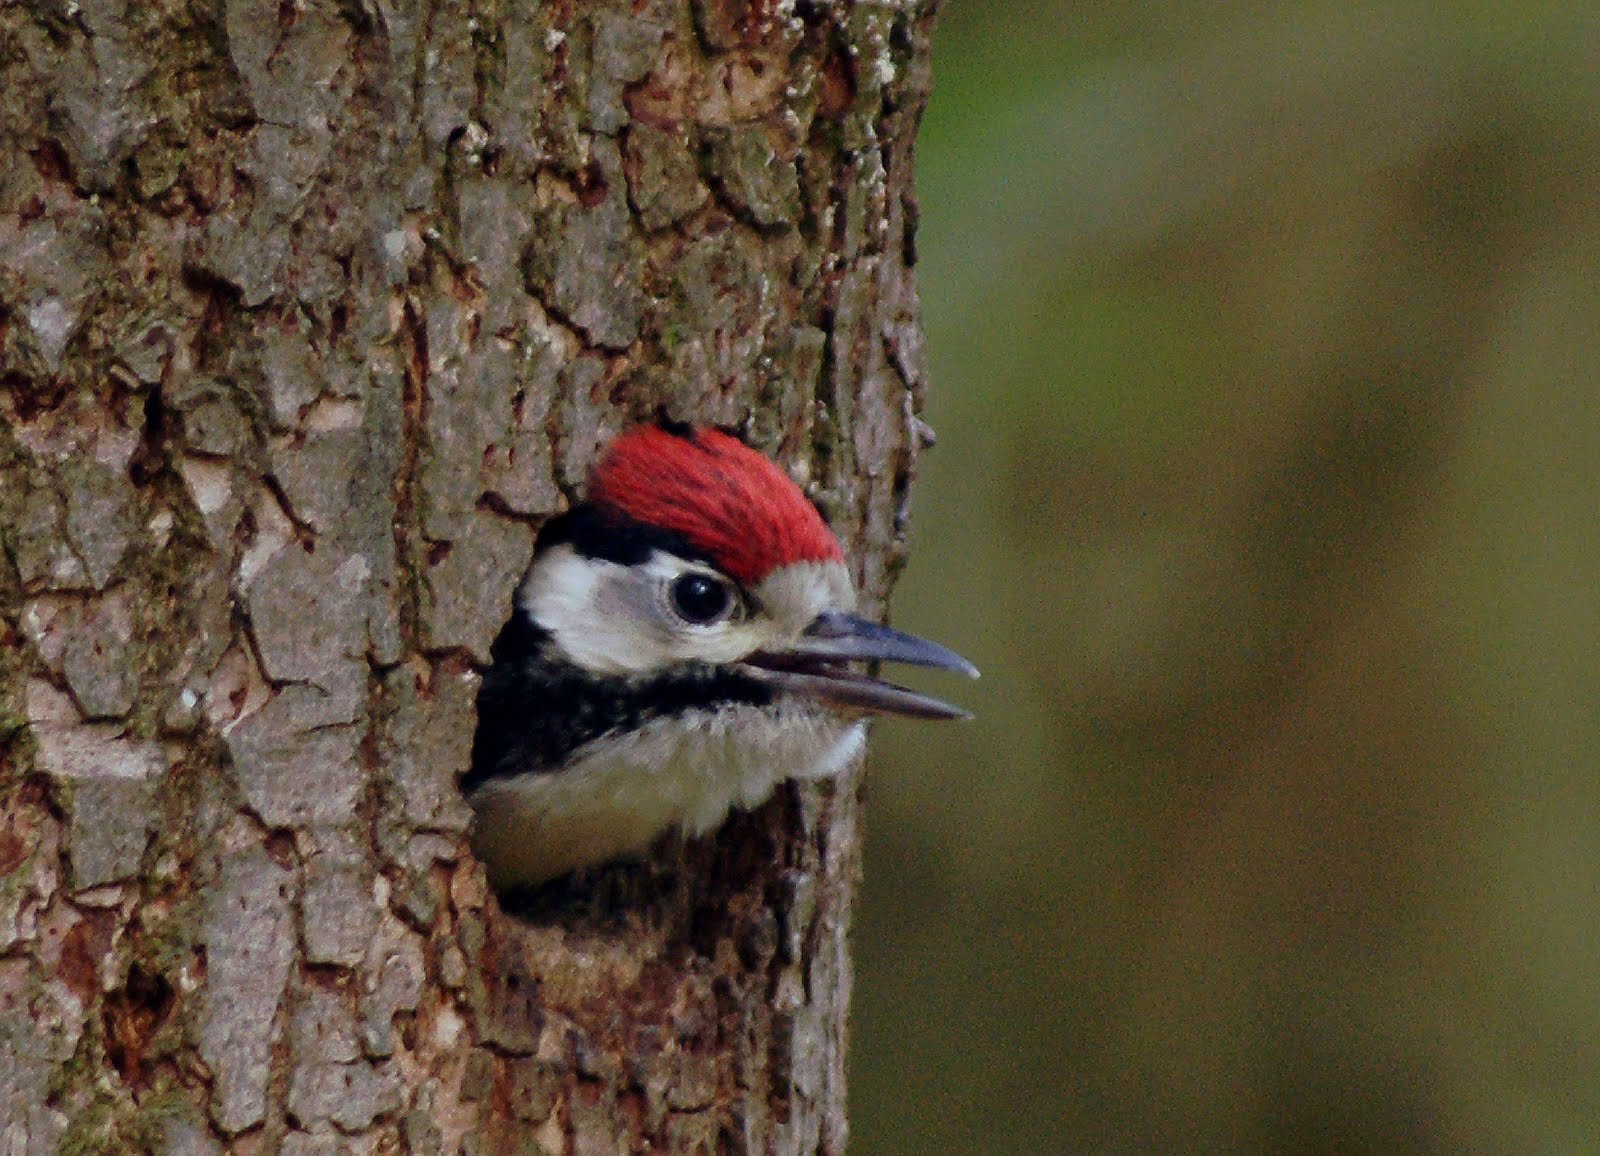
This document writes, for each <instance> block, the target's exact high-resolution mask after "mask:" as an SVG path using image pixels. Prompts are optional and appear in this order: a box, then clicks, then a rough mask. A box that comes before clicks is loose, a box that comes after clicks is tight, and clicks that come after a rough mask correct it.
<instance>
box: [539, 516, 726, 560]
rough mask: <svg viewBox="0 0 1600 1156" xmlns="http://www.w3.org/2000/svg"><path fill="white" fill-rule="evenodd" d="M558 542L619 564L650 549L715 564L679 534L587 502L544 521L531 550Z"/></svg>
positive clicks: (645, 554)
mask: <svg viewBox="0 0 1600 1156" xmlns="http://www.w3.org/2000/svg"><path fill="white" fill-rule="evenodd" d="M562 543H566V544H567V545H570V546H571V547H572V548H573V549H574V550H576V551H577V552H578V553H579V554H582V555H583V556H584V557H585V558H599V559H600V560H601V561H604V562H616V563H618V564H619V565H622V566H637V565H639V564H640V563H642V562H645V561H647V560H648V559H649V557H650V553H651V551H652V550H660V551H662V552H663V553H667V554H675V555H677V556H678V557H679V558H683V559H686V560H689V561H695V562H704V563H706V564H707V565H711V566H713V568H714V567H715V564H714V563H713V562H712V561H711V559H710V557H708V556H707V555H706V554H705V553H704V552H703V551H701V550H696V549H695V548H694V547H693V546H691V545H690V544H689V541H688V539H686V538H685V537H683V535H681V534H675V533H673V532H672V531H671V530H663V529H660V528H658V527H656V526H647V525H645V524H644V523H643V522H635V521H634V520H633V519H632V518H628V517H626V516H624V515H622V514H619V513H617V512H616V511H614V510H606V509H602V508H601V507H599V506H594V505H591V504H589V503H588V502H585V503H583V504H582V505H579V506H574V507H572V509H570V510H568V511H567V512H566V513H564V514H558V515H557V516H556V517H554V518H551V519H550V520H549V521H548V522H546V523H545V524H544V526H543V527H542V528H541V529H540V530H539V540H538V542H537V544H536V545H535V551H536V552H538V551H544V550H547V549H549V548H550V547H551V546H558V545H560V544H562Z"/></svg>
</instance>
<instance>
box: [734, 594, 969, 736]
mask: <svg viewBox="0 0 1600 1156" xmlns="http://www.w3.org/2000/svg"><path fill="white" fill-rule="evenodd" d="M850 662H904V663H908V664H910V665H912V666H932V667H937V668H938V669H940V670H953V671H955V672H956V673H957V674H964V675H966V676H967V677H968V678H977V677H978V668H977V667H975V666H973V665H972V663H970V662H968V661H967V660H966V659H964V658H962V657H961V656H960V655H959V654H957V653H955V651H953V650H946V649H945V648H944V647H942V646H940V645H939V644H938V643H936V642H929V641H928V640H927V639H924V638H918V637H917V636H916V635H914V634H905V633H902V632H901V631H899V630H891V629H890V628H889V627H887V626H879V625H878V624H877V623H875V622H868V621H867V620H866V619H865V618H858V617H857V616H856V615H854V614H845V613H842V612H840V611H828V612H827V613H824V614H819V615H818V616H817V618H816V621H814V622H813V623H812V624H811V625H810V626H809V627H808V628H807V629H806V632H805V634H803V635H801V636H800V638H799V639H797V640H796V641H795V642H794V643H793V644H792V645H790V646H788V647H786V648H784V649H783V650H774V651H762V652H759V653H757V654H752V655H751V656H750V657H749V658H747V659H745V665H746V666H747V667H748V668H750V673H751V674H754V675H756V676H757V677H759V678H760V679H761V680H762V681H763V682H766V683H767V684H769V685H771V686H774V687H776V688H778V689H781V690H783V691H786V692H788V693H790V694H798V695H804V696H805V697H807V698H812V699H816V700H817V701H819V702H823V703H827V704H828V705H829V706H834V707H841V708H844V709H846V710H858V711H869V712H871V713H873V714H899V715H906V716H908V717H911V718H939V719H946V718H947V719H958V718H971V717H972V714H971V712H969V711H964V710H962V709H961V708H960V707H958V706H952V705H950V704H949V703H947V702H944V701H942V700H940V699H937V698H933V697H932V696H930V695H926V694H919V693H918V692H917V691H914V690H909V689H907V688H906V687H903V686H896V685H895V684H894V683H892V682H884V681H883V680H882V679H877V678H872V677H870V676H868V675H865V674H860V673H858V672H856V671H854V670H851V669H850V668H849V667H848V666H847V665H846V663H850Z"/></svg>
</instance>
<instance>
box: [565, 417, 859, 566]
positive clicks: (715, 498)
mask: <svg viewBox="0 0 1600 1156" xmlns="http://www.w3.org/2000/svg"><path fill="white" fill-rule="evenodd" d="M589 500H590V501H592V502H594V503H595V504H597V505H599V506H602V507H605V508H608V509H611V510H615V511H616V512H618V513H620V514H623V515H625V516H627V517H629V518H632V519H633V520H634V521H637V522H643V523H644V524H645V525H648V526H659V527H661V528H662V529H665V530H672V531H674V532H675V533H677V534H681V535H682V536H683V537H684V538H685V539H687V540H688V542H689V544H690V545H691V546H693V547H694V548H695V549H697V550H699V551H701V552H702V553H704V554H705V555H706V556H707V557H709V558H710V559H712V561H714V562H715V563H716V564H717V565H718V566H719V567H720V568H721V569H722V570H723V572H724V573H726V574H727V575H729V576H730V577H731V578H733V579H735V580H736V581H738V582H740V583H743V584H745V585H749V584H750V583H753V582H757V581H760V580H761V579H762V578H765V577H766V576H767V575H768V574H770V573H772V571H773V570H775V569H777V568H778V567H779V566H785V565H788V564H789V563H791V562H827V561H835V560H842V559H843V557H844V555H843V553H842V552H841V551H840V549H839V539H838V538H836V537H835V536H834V533H833V531H832V530H830V529H828V525H827V523H826V522H824V521H823V520H822V516H821V515H820V514H818V513H817V511H816V509H815V508H813V506H812V505H811V503H810V502H808V501H806V497H805V495H804V494H803V493H801V492H800V487H799V486H797V485H795V484H794V482H793V480H792V479H790V477H789V475H788V474H786V473H784V472H783V471H782V470H781V469H779V468H778V467H777V465H776V464H774V463H773V462H772V461H770V460H768V459H767V458H765V457H763V456H762V455H761V454H759V453H757V452H756V451H755V450H753V449H751V448H750V447H749V446H747V445H745V444H744V443H743V442H741V441H739V439H737V438H734V437H730V436H728V435H727V434H725V433H720V432H718V431H717V430H709V429H708V430H690V431H687V432H685V433H682V434H679V433H672V432H669V431H667V430H664V429H661V428H659V427H656V426H641V427H639V428H638V429H634V430H630V431H628V432H627V433H624V434H622V435H621V436H620V437H618V438H617V440H616V441H614V442H612V443H611V448H610V449H609V450H607V451H606V454H605V456H604V457H603V458H601V459H600V461H599V462H598V463H597V464H596V465H595V467H594V470H593V472H592V473H591V474H590V475H589Z"/></svg>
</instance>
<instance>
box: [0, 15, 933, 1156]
mask: <svg viewBox="0 0 1600 1156" xmlns="http://www.w3.org/2000/svg"><path fill="white" fill-rule="evenodd" d="M932 23H933V11H932V5H931V3H928V2H926V0H919V2H916V3H912V4H908V5H895V4H888V3H864V2H863V3H850V4H838V5H825V4H822V3H805V2H804V0H801V2H800V3H795V4H786V3H780V4H773V5H768V4H750V5H748V6H746V5H744V4H741V3H739V2H737V0H696V2H695V3H694V5H693V7H692V8H691V7H690V6H689V5H688V2H687V0H639V2H636V3H633V4H626V3H620V2H618V3H615V4H604V5H602V4H585V5H574V4H572V3H570V2H569V3H549V4H537V3H524V2H520V0H505V2H503V3H491V2H488V0H484V2H482V3H478V4H473V5H463V6H459V7H457V6H454V5H448V4H439V5H433V4H413V3H410V2H409V0H343V2H341V3H337V4H335V3H318V2H316V0H280V2H275V3H263V2H260V0H229V2H228V3H226V4H223V3H215V4H206V3H201V2H199V0H195V2H192V3H190V2H185V0H165V2H161V3H155V4H135V3H131V2H128V0H65V2H61V0H38V2H36V3H32V4H20V5H19V4H15V3H11V4H6V5H0V159H3V166H0V414H3V422H0V533H3V542H4V557H3V559H0V635H3V637H0V805H3V817H4V819H3V826H0V872H3V873H4V874H3V882H0V1140H3V1142H0V1151H3V1152H6V1153H21V1152H29V1153H32V1152H49V1151H54V1150H57V1149H62V1150H67V1151H73V1152H86V1151H104V1152H115V1153H123V1152H130V1151H144V1150H151V1151H159V1152H182V1153H212V1152H220V1151H239V1152H252V1153H255V1152H277V1151H282V1152H294V1153H332V1152H344V1151H355V1152H375V1151H383V1152H395V1151H412V1152H469V1153H471V1152H479V1153H517V1152H538V1151H550V1152H576V1153H587V1152H615V1151H643V1150H647V1149H648V1150H652V1151H706V1152H713V1151H735V1152H738V1151H759V1152H784V1153H788V1152H810V1151H818V1150H820V1151H837V1150H839V1149H840V1148H842V1147H843V1144H844V1138H845V1117H844V1084H843V1058H844V1040H845V1009H846V1004H847V1000H848V995H849V979H850V972H849V957H848V948H847V941H846V931H847V926H848V922H849V911H850V898H851V890H852V886H853V880H854V877H855V875H856V874H857V871H858V864H859V836H858V809H857V802H856V792H855V790H854V785H855V782H856V780H855V778H854V776H851V777H848V778H847V779H846V780H845V781H843V782H841V783H839V784H837V785H835V786H834V787H832V788H827V787H822V788H817V789H809V788H808V789H803V790H801V789H791V790H787V791H785V792H780V795H779V797H778V798H777V799H776V800H774V802H773V803H772V804H770V805H769V806H767V807H765V808H764V809H763V810H762V811H760V812H759V813H757V814H755V815H751V816H739V817H736V818H735V819H734V820H733V821H732V822H731V823H730V825H729V826H728V828H727V829H726V830H724V831H723V832H722V833H721V834H720V835H718V836H716V837H715V838H714V839H707V840H702V841H699V842H697V843H693V844H690V845H688V846H686V847H669V848H667V849H665V850H664V851H662V852H661V854H660V855H658V857H657V859H656V861H655V862H654V863H653V864H651V865H649V866H647V867H644V868H635V869H621V870H618V871H615V872H612V873H610V874H609V875H606V876H603V877H602V880H601V884H600V885H599V886H597V887H596V888H593V889H591V890H589V891H587V892H582V893H578V892H574V894H573V895H572V896H570V897H569V901H568V902H566V903H563V904H546V905H545V906H544V907H543V908H541V909H540V910H537V911H531V912H529V913H525V914H524V915H522V916H518V917H513V916H508V915H506V914H504V913H503V912H502V911H501V909H500V907H499V905H498V903H497V902H496V900H495V899H494V898H493V897H492V896H491V895H489V894H488V893H487V891H486V889H485V886H484V880H483V873H482V870H481V868H480V867H479V866H478V865H477V864H476V863H475V862H474V861H473V860H472V858H471V856H470V854H469V852H468V851H467V848H466V839H465V832H466V828H467V823H468V818H469V813H468V811H467V809H466V808H465V806H464V805H463V804H462V802H461V800H460V797H459V795H458V794H457V791H456V789H455V776H456V775H458V774H459V773H460V772H461V771H463V770H464V769H465V767H466V762H467V755H468V751H469V747H470V743H471V739H472V731H473V725H474V716H473V700H474V693H475V690H476V687H477V681H478V680H477V675H476V673H475V668H476V667H477V666H478V665H479V664H481V663H482V662H484V661H485V659H486V657H487V651H488V647H489V643H490V640H491V639H492V638H493V636H494V634H495V632H496V630H497V629H498V628H499V626H500V624H501V623H502V621H503V620H504V619H505V617H506V616H507V614H508V612H509V608H510V600H511V593H512V590H513V588H514V586H515V584H516V582H517V580H518V578H519V577H520V575H521V572H522V570H523V568H524V567H525V565H526V564H527V561H528V558H529V554H530V551H531V547H532V541H533V533H534V530H535V529H536V527H537V525H538V523H539V521H540V520H541V519H542V518H544V517H546V516H547V515H549V514H550V513H551V512H552V511H555V510H557V509H559V508H561V507H562V506H563V505H564V504H565V503H566V502H567V501H569V500H570V499H571V497H572V496H573V495H574V494H575V493H576V491H577V488H578V487H579V486H580V485H581V483H582V478H583V476H584V471H585V469H586V467H587V465H588V463H589V462H590V460H591V459H592V457H593V455H594V454H595V452H596V450H597V449H598V448H599V447H600V446H602V445H603V444H604V443H605V442H606V440H608V439H609V438H610V437H611V436H612V435H613V434H615V433H616V432H617V431H619V430H620V429H622V428H624V427H625V426H626V425H628V424H630V423H632V422H634V421H637V420H641V419H648V418H651V417H654V416H656V415H658V414H666V415H669V416H671V417H674V418H678V419H687V420H695V421H703V422H711V423H716V424H721V425H725V426H733V427H738V428H739V429H741V430H743V431H745V432H746V433H747V434H748V435H749V436H750V437H751V439H752V440H753V441H754V442H755V444H757V445H759V446H761V447H762V448H764V449H766V450H768V451H769V452H772V453H774V454H776V455H777V456H779V457H780V458H781V459H782V460H783V461H784V462H786V463H787V464H788V465H790V466H791V467H793V468H794V469H795V470H796V471H797V476H800V477H801V478H802V480H803V481H804V482H805V484H806V485H807V486H808V487H809V489H810V491H811V493H812V494H813V495H814V496H815V497H816V499H817V500H818V502H819V503H820V504H821V505H822V507H823V508H824V509H825V510H826V511H827V513H828V514H829V515H830V517H831V519H832V521H833V524H834V526H835V527H836V528H837V529H838V530H839V532H840V536H841V538H842V539H843V540H844V541H845V542H846V544H847V548H848V549H849V551H850V553H851V555H852V557H853V558H854V559H855V570H856V577H857V580H858V582H859V583H860V584H861V586H862V588H863V589H864V590H865V591H866V595H867V597H866V601H867V602H868V604H869V605H870V604H872V603H873V602H874V601H876V600H879V599H881V597H882V596H883V594H884V593H885V591H886V588H887V585H888V582H889V580H890V578H891V576H892V572H893V569H894V567H895V565H896V564H897V561H898V558H899V553H900V540H901V531H902V526H903V517H904V500H905V495H906V490H907V482H908V480H909V477H910V474H911V471H912V467H913V463H914V459H915V456H916V452H917V449H918V446H919V441H920V439H921V435H922V434H923V433H924V432H925V427H923V426H922V424H921V422H920V421H919V419H918V418H917V416H916V414H917V411H918V408H919V402H920V395H921V389H922V373H923V371H922V362H921V339H920V333H919V330H918V327H917V326H918V322H917V316H916V313H917V305H916V297H915V289H914V285H913V279H912V275H911V270H910V265H911V263H912V260H913V250H912V246H911V232H912V226H913V223H914V217H915V210H914V206H913V204H912V201H911V167H910V166H911V146H912V138H913V135H914V131H915V127H916V123H917V118H918V115H919V113H920V111H921V108H922V104H923V101H924V99H925V97H926V93H927V89H928V83H929V79H928V73H927V62H928V51H929V40H930V36H931V29H932Z"/></svg>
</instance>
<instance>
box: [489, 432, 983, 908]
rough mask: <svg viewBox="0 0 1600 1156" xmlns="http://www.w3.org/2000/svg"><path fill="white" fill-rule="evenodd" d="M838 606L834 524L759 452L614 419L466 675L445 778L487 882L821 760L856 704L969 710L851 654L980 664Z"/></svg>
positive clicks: (701, 814) (723, 438) (539, 869)
mask: <svg viewBox="0 0 1600 1156" xmlns="http://www.w3.org/2000/svg"><path fill="white" fill-rule="evenodd" d="M854 609H855V591H854V589H853V587H852V585H851V582H850V577H849V574H848V572H847V571H846V569H845V563H844V554H843V551H842V550H841V549H840V546H839V540H838V538H837V537H835V535H834V533H833V531H832V530H830V529H829V528H828V526H827V524H826V523H825V522H824V521H823V520H822V517H821V515H820V514H818V513H817V511H816V509H815V508H814V507H813V506H812V505H811V503H810V502H808V501H807V500H806V498H805V495H804V494H803V493H802V492H801V490H800V488H799V487H798V486H797V485H795V483H794V482H793V481H792V480H790V478H789V476H788V475H787V474H785V473H784V472H783V471H782V470H781V469H779V468H778V466H777V465H776V464H774V463H773V462H772V461H770V460H769V459H767V458H766V457H764V456H762V455H761V454H760V453H758V452H757V451H756V450H753V449H751V448H750V447H749V446H747V445H745V444H744V443H743V442H741V441H740V440H739V439H737V438H735V437H733V436H731V435H729V434H725V433H722V432H719V431H717V430H714V429H696V428H693V427H689V426H679V425H670V426H641V427H637V428H635V429H633V430H631V431H629V432H627V433H624V434H622V435H621V436H620V437H618V438H617V439H616V440H615V441H614V442H613V443H612V444H611V446H610V447H609V448H608V450H607V451H606V453H605V454H604V455H603V456H602V457H601V458H600V460H599V461H598V463H597V464H596V466H595V467H594V469H593V470H592V472H591V474H590V477H589V482H588V490H587V494H586V498H585V500H584V501H583V502H582V503H580V504H578V505H575V506H573V507H572V508H571V509H569V510H568V511H566V512H565V513H563V514H559V515H557V516H556V517H554V518H552V519H550V520H549V521H548V522H546V523H545V524H544V526H543V527H542V528H541V530H540V532H539V535H538V539H537V542H536V543H535V546H534V557H533V562H532V565H531V566H530V567H529V569H528V573H527V576H526V577H525V578H524V579H523V580H522V583H521V585H520V586H519V587H518V589H517V593H516V599H515V606H514V609H513V612H512V615H511V618H510V620H509V621H508V622H507V623H506V624H505V626H504V628H503V629H502V630H501V632H500V634H499V637H498V638H497V639H496V640H495V643H494V647H493V650H492V654H491V657H492V663H491V665H490V667H489V669H488V671H487V672H486V673H485V675H484V680H483V685H482V687H481V689H480V691H479V694H478V730H477V735H476V737H475V739H474V742H473V751H472V766H471V769H470V771H469V773H468V774H467V775H466V777H465V779H464V780H463V782H462V790H463V792H464V793H465V795H466V798H467V801H468V802H469V803H470V804H471V806H472V808H473V810H474V811H475V812H476V820H475V824H474V830H473V846H474V849H475V851H476V852H477V854H478V856H479V858H480V859H481V860H482V861H483V862H484V864H485V866H486V867H487V870H488V875H489V881H490V884H491V885H492V886H493V887H495V888H496V889H497V890H502V891H503V890H508V889H512V888H519V887H525V886H531V885H535V884H539V883H542V882H546V881H549V880H552V879H555V878H557V877H559V876H562V875H566V874H568V873H570V872H572V871H574V870H576V869H578V868H582V867H589V866H593V865H597V864H601V863H605V862H609V861H611V860H614V859H621V858H627V857H630V856H635V855H638V854H640V853H642V852H644V851H645V850H647V849H648V848H649V847H650V845H651V844H652V843H653V842H654V841H655V840H656V838H657V837H658V836H660V835H661V834H663V833H664V832H666V831H668V830H669V829H672V828H677V829H679V830H681V831H683V832H684V833H685V834H686V835H698V834H701V833H704V832H706V831H710V830H712V829H714V828H715V827H717V826H718V825H719V824H721V822H722V821H723V819H724V818H726V816H727V815H728V813H729V811H730V810H731V809H732V808H734V807H744V808H750V807H755V806H757V805H759V804H760V803H762V802H763V801H764V800H766V798H767V797H768V796H769V795H771V794H772V792H773V790H774V788H776V786H777V785H778V784H779V783H780V782H782V781H783V780H785V779H787V778H796V779H817V778H825V777H827V776H830V775H836V774H838V773H839V772H840V771H842V770H844V769H845V768H846V767H847V766H849V765H850V763H851V761H852V760H853V759H854V758H855V757H856V755H857V754H858V753H859V752H860V751H861V749H862V746H863V744H864V742H865V739H866V717H867V716H869V715H874V714H896V715H908V716H911V717H914V718H925V719H956V718H967V717H970V716H969V715H968V714H967V712H966V711H963V710H961V709H960V708H958V707H955V706H951V705H950V704H948V703H945V702H942V701H940V700H939V699H936V698H931V697H929V696H927V695H923V694H919V693H917V692H915V691H912V690H908V689H906V688H904V687H900V686H896V685H894V684H893V683H889V682H884V681H881V680H879V679H876V678H872V677H869V676H867V675H865V674H862V673H858V672H856V671H854V670H852V669H851V668H850V666H849V665H848V664H850V663H853V662H862V661H868V662H870V661H883V662H903V663H910V664H913V665H917V666H928V667H939V668H943V669H945V670H951V671H955V672H958V673H961V674H965V675H967V676H969V677H974V678H975V677H977V674H978V672H977V669H976V668H975V667H973V665H972V664H971V663H969V662H968V661H967V660H966V659H964V658H961V657H960V656H959V655H957V654H955V653H953V652H952V651H949V650H946V649H945V648H944V647H942V646H939V645H937V644H935V643H932V642H928V641H926V640H924V639H921V638H917V637H915V636H913V635H910V634H904V633H901V632H900V631H897V630H892V629H890V628H888V627H885V626H880V625H877V624H876V623H873V622H871V621H868V620H867V619H865V618H862V617H858V616H857V615H856V614H855V613H854Z"/></svg>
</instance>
